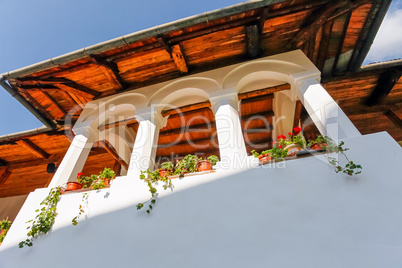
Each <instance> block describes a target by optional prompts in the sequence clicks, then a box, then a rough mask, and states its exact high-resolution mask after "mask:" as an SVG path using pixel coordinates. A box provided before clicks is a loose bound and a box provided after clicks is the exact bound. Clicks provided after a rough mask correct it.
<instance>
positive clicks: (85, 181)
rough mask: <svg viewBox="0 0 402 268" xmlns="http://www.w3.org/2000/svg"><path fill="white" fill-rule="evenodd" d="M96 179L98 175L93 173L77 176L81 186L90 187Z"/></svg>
mask: <svg viewBox="0 0 402 268" xmlns="http://www.w3.org/2000/svg"><path fill="white" fill-rule="evenodd" d="M78 174H82V172H80V173H78ZM97 179H98V176H96V175H93V174H92V175H91V176H82V175H79V176H78V182H79V183H81V184H82V187H83V188H89V187H91V185H92V183H93V182H94V181H95V180H97Z"/></svg>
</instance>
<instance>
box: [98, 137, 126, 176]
mask: <svg viewBox="0 0 402 268" xmlns="http://www.w3.org/2000/svg"><path fill="white" fill-rule="evenodd" d="M99 143H100V144H101V145H102V147H103V148H104V149H105V150H106V151H107V152H108V153H109V154H111V155H112V156H113V158H114V159H115V160H116V161H118V162H119V163H120V165H122V166H123V167H124V168H125V169H126V170H127V169H128V164H127V162H126V161H124V160H123V159H122V158H121V157H120V156H119V155H118V154H117V152H116V150H115V149H114V148H113V147H112V145H111V144H110V143H109V142H108V141H107V140H101V141H99Z"/></svg>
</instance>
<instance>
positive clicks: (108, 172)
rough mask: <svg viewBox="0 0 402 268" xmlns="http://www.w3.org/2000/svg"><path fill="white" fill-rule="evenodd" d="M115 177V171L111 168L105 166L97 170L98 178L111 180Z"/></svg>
mask: <svg viewBox="0 0 402 268" xmlns="http://www.w3.org/2000/svg"><path fill="white" fill-rule="evenodd" d="M115 177H116V173H115V172H114V171H113V169H111V168H106V167H105V169H104V170H103V171H101V172H99V178H100V179H110V180H113V179H114V178H115Z"/></svg>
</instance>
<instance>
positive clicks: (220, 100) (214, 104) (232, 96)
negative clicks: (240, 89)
mask: <svg viewBox="0 0 402 268" xmlns="http://www.w3.org/2000/svg"><path fill="white" fill-rule="evenodd" d="M218 93H219V94H216V95H215V94H214V95H212V96H211V97H210V99H209V100H210V102H211V109H212V111H213V112H214V114H216V112H217V110H218V108H219V107H220V106H221V105H226V104H227V105H230V106H232V107H233V108H234V109H236V110H237V111H238V110H239V98H238V94H237V91H236V90H222V91H219V92H218Z"/></svg>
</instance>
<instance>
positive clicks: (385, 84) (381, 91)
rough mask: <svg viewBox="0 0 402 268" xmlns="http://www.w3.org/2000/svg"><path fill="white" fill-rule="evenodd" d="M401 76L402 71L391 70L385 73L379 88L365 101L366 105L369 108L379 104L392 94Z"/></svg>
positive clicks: (381, 77) (379, 81) (379, 80)
mask: <svg viewBox="0 0 402 268" xmlns="http://www.w3.org/2000/svg"><path fill="white" fill-rule="evenodd" d="M401 75H402V70H397V69H390V70H387V71H384V72H383V73H382V74H381V75H380V77H379V78H378V82H377V86H376V87H375V88H374V89H373V91H372V92H371V93H370V95H369V96H368V98H367V99H366V100H365V104H366V105H367V106H374V105H377V104H379V103H380V102H381V101H382V100H383V99H384V98H385V97H386V96H387V95H388V94H389V93H390V92H391V90H392V89H393V88H394V86H395V84H396V83H397V82H398V80H399V79H400V78H401Z"/></svg>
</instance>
